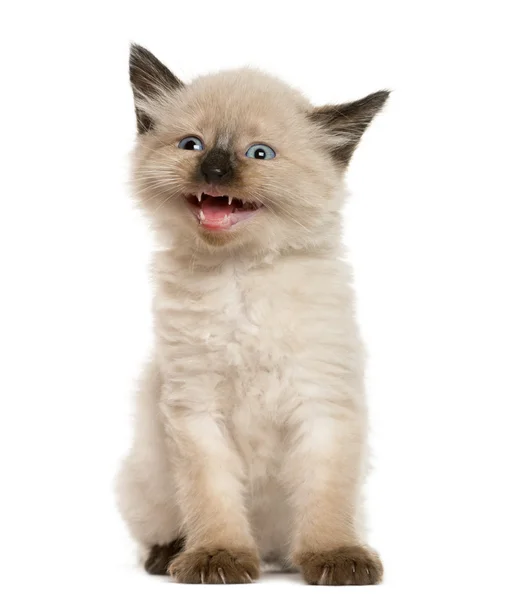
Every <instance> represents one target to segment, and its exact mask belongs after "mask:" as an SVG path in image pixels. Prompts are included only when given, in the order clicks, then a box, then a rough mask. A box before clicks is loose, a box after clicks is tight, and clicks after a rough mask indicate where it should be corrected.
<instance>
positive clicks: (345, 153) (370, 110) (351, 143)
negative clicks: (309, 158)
mask: <svg viewBox="0 0 506 600" xmlns="http://www.w3.org/2000/svg"><path fill="white" fill-rule="evenodd" d="M389 95H390V92H389V91H387V90H382V91H380V92H376V93H374V94H369V96H366V97H365V98H362V99H361V100H357V101H355V102H348V103H346V104H337V105H335V106H330V105H328V106H321V107H318V108H315V109H314V110H313V111H312V112H311V113H310V115H309V117H310V119H311V120H312V121H314V122H315V123H317V124H318V125H320V127H321V128H322V129H323V130H324V131H325V132H326V133H327V134H330V136H331V138H330V151H331V153H332V156H333V157H334V159H335V160H336V161H337V162H338V163H339V164H341V165H343V166H346V165H347V164H348V163H349V162H350V159H351V157H352V155H353V152H354V150H355V148H356V147H357V144H358V142H359V141H360V138H361V137H362V134H363V133H364V131H365V130H366V129H367V126H368V125H369V123H370V122H371V121H372V119H373V118H374V116H375V115H376V114H377V113H378V111H379V110H380V109H381V108H382V107H383V105H384V104H385V102H386V100H387V98H388V96H389Z"/></svg>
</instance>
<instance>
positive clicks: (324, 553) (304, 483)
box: [287, 400, 383, 585]
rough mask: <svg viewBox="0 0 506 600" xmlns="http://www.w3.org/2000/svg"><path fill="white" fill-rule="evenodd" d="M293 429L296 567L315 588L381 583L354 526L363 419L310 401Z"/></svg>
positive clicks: (346, 407) (335, 405) (351, 410)
mask: <svg viewBox="0 0 506 600" xmlns="http://www.w3.org/2000/svg"><path fill="white" fill-rule="evenodd" d="M291 425H292V432H291V433H292V436H291V439H292V443H293V447H292V449H291V452H290V455H289V456H288V458H287V480H288V482H290V480H291V481H292V485H294V486H295V487H293V490H294V491H293V496H292V500H293V505H294V538H293V547H292V560H293V562H294V563H295V564H296V565H298V566H299V567H300V569H301V571H302V574H303V576H304V578H305V580H306V581H307V582H308V583H311V584H318V585H369V584H375V583H379V582H380V580H381V577H382V573H383V567H382V565H381V561H380V559H379V557H378V556H377V555H376V554H375V553H374V552H373V551H372V550H370V549H368V548H367V547H366V546H364V545H363V544H362V542H361V540H360V539H359V533H358V531H357V523H356V516H357V504H358V501H359V492H360V489H359V488H360V485H361V480H362V472H363V466H362V465H363V462H364V461H363V459H364V451H365V419H364V418H363V417H362V415H361V413H360V411H359V410H357V408H356V407H355V406H354V405H353V403H352V402H349V401H343V402H335V401H332V400H330V401H326V400H310V401H303V402H301V404H300V405H299V407H298V408H297V409H296V410H295V411H294V413H293V414H292V419H291Z"/></svg>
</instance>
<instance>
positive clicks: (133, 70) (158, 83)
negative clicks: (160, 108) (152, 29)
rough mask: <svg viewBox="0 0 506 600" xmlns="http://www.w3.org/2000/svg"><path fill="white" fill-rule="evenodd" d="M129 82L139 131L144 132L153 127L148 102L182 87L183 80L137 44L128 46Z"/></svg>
mask: <svg viewBox="0 0 506 600" xmlns="http://www.w3.org/2000/svg"><path fill="white" fill-rule="evenodd" d="M130 83H131V84H132V90H133V93H134V101H135V114H136V115H137V130H138V132H139V133H145V132H146V131H149V130H150V129H153V127H154V121H153V117H152V115H150V114H149V113H150V111H149V109H148V107H149V104H150V102H153V101H155V102H156V100H157V98H160V97H161V96H163V94H164V93H167V92H172V91H175V90H176V89H178V88H180V87H183V82H182V81H181V80H179V79H178V78H177V77H176V76H175V75H174V74H173V73H171V72H170V71H169V69H167V67H166V66H165V65H164V64H162V63H161V62H160V61H159V60H158V59H157V58H156V56H154V55H153V54H151V52H149V51H148V50H146V48H143V47H142V46H137V44H132V45H131V46H130Z"/></svg>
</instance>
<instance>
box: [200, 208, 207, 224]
mask: <svg viewBox="0 0 506 600" xmlns="http://www.w3.org/2000/svg"><path fill="white" fill-rule="evenodd" d="M199 219H200V221H201V222H202V221H205V220H206V215H205V214H204V211H203V210H201V211H200V212H199Z"/></svg>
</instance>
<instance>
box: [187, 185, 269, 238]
mask: <svg viewBox="0 0 506 600" xmlns="http://www.w3.org/2000/svg"><path fill="white" fill-rule="evenodd" d="M186 201H187V202H188V204H189V207H190V209H191V211H192V212H193V214H194V215H195V217H196V218H197V219H198V221H199V223H200V225H201V226H202V227H205V228H206V229H214V230H226V229H230V228H231V227H233V226H234V225H236V224H237V223H240V222H241V221H245V220H246V219H249V218H250V217H252V216H253V215H254V214H255V212H256V211H257V210H259V209H260V208H262V206H263V205H262V204H260V203H259V202H251V201H249V202H247V201H244V200H240V199H239V198H234V197H233V196H212V195H210V194H205V193H203V192H201V193H200V194H198V195H197V196H195V195H193V194H192V195H189V196H186Z"/></svg>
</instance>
